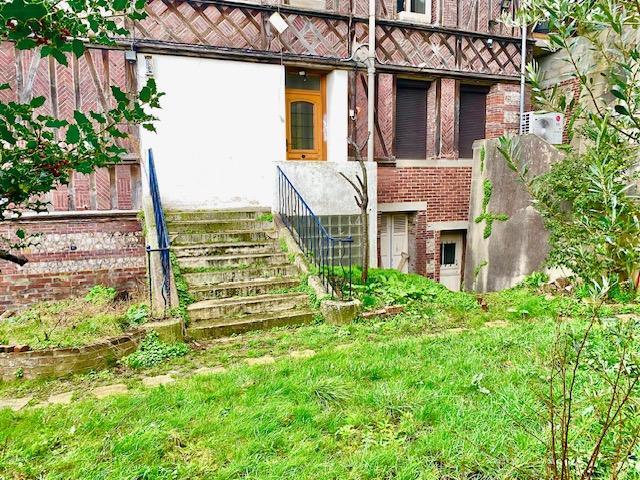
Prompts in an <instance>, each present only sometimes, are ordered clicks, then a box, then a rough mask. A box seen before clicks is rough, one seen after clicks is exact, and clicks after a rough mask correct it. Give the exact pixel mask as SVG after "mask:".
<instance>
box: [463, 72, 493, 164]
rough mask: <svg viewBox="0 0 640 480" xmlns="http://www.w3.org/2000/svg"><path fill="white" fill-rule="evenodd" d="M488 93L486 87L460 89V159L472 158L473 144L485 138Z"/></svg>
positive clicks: (464, 87)
mask: <svg viewBox="0 0 640 480" xmlns="http://www.w3.org/2000/svg"><path fill="white" fill-rule="evenodd" d="M488 92H489V89H488V88H486V87H470V86H465V85H462V86H461V87H460V117H459V118H460V120H459V126H460V130H459V134H458V148H459V150H460V158H471V157H473V142H474V141H476V140H478V139H481V138H484V136H485V125H486V111H487V93H488Z"/></svg>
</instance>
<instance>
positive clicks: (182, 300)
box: [169, 252, 194, 325]
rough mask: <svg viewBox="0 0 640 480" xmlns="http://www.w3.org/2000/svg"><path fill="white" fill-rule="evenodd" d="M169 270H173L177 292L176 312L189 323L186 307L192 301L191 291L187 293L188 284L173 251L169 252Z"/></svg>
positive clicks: (186, 323)
mask: <svg viewBox="0 0 640 480" xmlns="http://www.w3.org/2000/svg"><path fill="white" fill-rule="evenodd" d="M169 255H170V259H171V271H172V272H173V280H174V281H175V283H176V291H177V292H178V314H179V315H180V317H181V318H182V320H183V321H184V323H185V325H188V324H189V312H188V311H187V307H188V306H189V305H191V304H192V303H193V302H194V299H193V297H192V296H191V293H189V285H188V284H187V280H186V279H185V278H184V276H183V274H182V270H181V269H180V263H179V262H178V257H176V254H175V253H174V252H170V253H169Z"/></svg>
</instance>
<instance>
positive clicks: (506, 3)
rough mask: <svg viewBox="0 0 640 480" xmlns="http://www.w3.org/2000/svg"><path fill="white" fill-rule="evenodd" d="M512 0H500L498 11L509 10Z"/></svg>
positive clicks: (504, 11)
mask: <svg viewBox="0 0 640 480" xmlns="http://www.w3.org/2000/svg"><path fill="white" fill-rule="evenodd" d="M511 1H512V0H500V13H506V12H508V11H509V10H511Z"/></svg>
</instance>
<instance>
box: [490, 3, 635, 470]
mask: <svg viewBox="0 0 640 480" xmlns="http://www.w3.org/2000/svg"><path fill="white" fill-rule="evenodd" d="M519 16H520V20H521V21H523V22H525V23H527V24H533V23H536V22H546V23H547V24H548V28H549V36H548V38H549V43H550V48H551V50H554V51H556V52H558V55H561V57H562V58H563V59H564V60H565V61H566V64H567V65H568V66H569V70H570V76H571V77H572V78H573V79H574V80H575V82H576V83H577V85H578V91H577V94H575V93H573V92H571V94H569V95H567V94H566V93H565V92H563V91H562V89H561V88H559V86H558V85H556V86H553V87H551V88H545V85H544V82H543V78H542V75H541V73H540V71H539V70H538V69H537V66H536V65H535V64H532V65H529V68H528V73H529V81H530V83H531V91H532V96H533V103H534V107H535V108H537V109H540V110H544V111H549V112H566V113H567V115H568V121H567V126H568V135H569V139H570V140H571V143H570V144H568V145H565V146H563V150H564V153H565V156H564V158H562V159H560V160H559V161H557V162H556V163H555V164H553V165H552V166H551V168H550V170H549V171H548V172H547V173H544V174H542V175H531V174H530V172H529V170H528V167H527V164H526V161H525V159H524V158H523V157H522V155H521V151H520V147H519V143H518V142H517V141H516V140H514V139H512V138H508V137H505V138H502V139H500V145H499V150H500V152H501V153H502V154H503V156H504V157H505V159H506V160H507V163H508V165H509V167H510V168H511V169H512V170H513V171H514V172H515V173H516V175H517V178H518V179H519V180H520V182H521V184H522V185H523V186H524V187H525V188H526V190H527V192H528V193H529V194H530V196H531V198H532V200H533V205H534V207H535V208H536V209H537V210H538V212H539V213H540V214H541V216H542V218H543V220H544V223H545V226H546V228H547V230H548V231H549V233H550V246H551V251H550V254H549V259H548V262H549V264H550V265H552V266H557V267H562V268H564V269H565V270H566V271H568V272H569V274H570V275H571V276H572V278H573V280H574V282H575V283H576V284H577V285H578V288H579V290H580V291H581V292H582V293H583V294H585V295H586V296H588V299H589V303H588V305H589V310H590V311H589V314H588V315H580V316H573V318H571V319H570V320H569V319H566V318H561V319H558V321H557V322H556V327H555V336H554V341H553V348H552V349H551V351H550V353H549V358H548V359H547V361H546V362H545V367H546V372H547V381H546V385H545V389H544V392H543V394H542V395H541V396H540V398H541V399H542V402H541V403H542V405H540V407H541V408H540V409H538V411H537V412H536V413H538V414H541V415H542V416H543V418H545V421H546V425H547V428H546V430H545V435H544V436H543V437H541V442H542V443H543V444H544V446H545V450H546V457H547V458H546V464H547V468H546V477H547V478H550V479H553V480H573V479H580V480H591V479H605V478H606V479H611V480H618V479H621V478H637V477H638V475H640V469H639V468H638V462H637V459H638V455H639V453H640V450H639V449H638V442H639V440H640V422H639V419H640V416H638V412H637V408H638V405H639V404H640V388H638V387H639V382H640V369H639V368H638V364H639V361H640V358H639V356H638V350H639V348H640V345H639V343H638V319H637V316H632V317H631V318H623V319H621V318H619V317H614V318H608V317H607V315H606V312H605V311H603V309H602V308H601V307H602V305H604V304H605V302H606V301H607V300H610V299H612V298H617V299H620V298H624V299H626V300H627V301H628V300H631V299H633V298H634V296H635V291H636V290H637V287H638V281H637V279H638V270H639V268H640V201H639V200H638V196H637V191H636V190H637V187H636V185H637V181H638V174H637V172H638V153H639V150H638V140H639V139H640V101H639V99H640V49H639V48H638V41H637V38H638V33H639V31H640V29H639V25H640V3H639V2H637V1H626V0H617V1H610V0H592V1H589V2H576V1H573V0H527V1H525V2H524V4H523V5H522V8H521V11H520V13H519ZM579 46H584V47H586V48H585V49H584V50H583V52H584V53H582V54H581V57H582V58H578V57H577V55H578V54H577V51H578V47H579ZM565 78H566V77H565ZM636 313H637V312H636Z"/></svg>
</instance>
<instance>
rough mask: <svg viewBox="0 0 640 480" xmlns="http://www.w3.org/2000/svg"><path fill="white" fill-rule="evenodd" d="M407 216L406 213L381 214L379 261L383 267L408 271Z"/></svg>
mask: <svg viewBox="0 0 640 480" xmlns="http://www.w3.org/2000/svg"><path fill="white" fill-rule="evenodd" d="M408 220H409V217H408V215H407V214H406V213H394V214H387V215H383V216H382V225H381V227H380V228H381V232H380V257H381V258H380V261H381V263H382V267H383V268H395V269H396V270H400V271H401V272H404V273H407V272H408V271H409V229H408V224H409V221H408Z"/></svg>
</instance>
